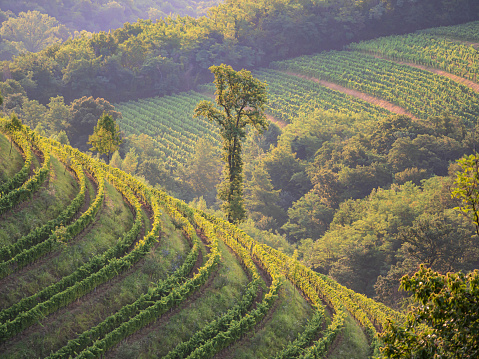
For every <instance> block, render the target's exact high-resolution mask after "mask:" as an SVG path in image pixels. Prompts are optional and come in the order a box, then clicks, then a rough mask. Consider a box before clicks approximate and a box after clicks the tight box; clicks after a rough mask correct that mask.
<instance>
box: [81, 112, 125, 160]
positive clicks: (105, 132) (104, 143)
mask: <svg viewBox="0 0 479 359" xmlns="http://www.w3.org/2000/svg"><path fill="white" fill-rule="evenodd" d="M121 143H122V139H121V134H120V128H119V126H118V124H117V123H116V122H115V120H113V118H112V117H111V116H110V115H109V114H108V113H106V112H104V113H103V115H102V116H101V117H100V119H99V120H98V123H97V125H96V126H95V128H94V130H93V134H92V135H90V136H89V137H88V144H90V145H91V146H92V147H91V150H92V151H98V152H100V153H101V154H106V155H107V158H108V161H107V163H109V162H110V154H111V153H113V152H115V151H116V150H117V149H118V147H119V146H120V145H121Z"/></svg>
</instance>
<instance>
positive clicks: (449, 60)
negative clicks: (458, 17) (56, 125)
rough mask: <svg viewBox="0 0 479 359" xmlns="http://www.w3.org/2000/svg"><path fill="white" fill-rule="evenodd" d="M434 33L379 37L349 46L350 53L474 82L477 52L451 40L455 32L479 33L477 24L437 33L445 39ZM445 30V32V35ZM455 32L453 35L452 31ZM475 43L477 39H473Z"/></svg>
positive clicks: (478, 65) (478, 62)
mask: <svg viewBox="0 0 479 359" xmlns="http://www.w3.org/2000/svg"><path fill="white" fill-rule="evenodd" d="M433 30H434V29H432V30H430V31H427V32H420V33H415V34H409V35H402V36H390V37H382V38H379V39H375V40H371V41H365V42H360V43H355V44H351V45H350V46H349V48H350V49H352V50H356V51H361V52H366V53H370V54H372V55H375V56H380V57H385V58H388V59H391V60H395V61H405V62H407V63H408V64H411V65H412V66H414V65H416V64H420V65H424V66H427V67H430V68H435V69H439V70H443V71H446V72H447V73H450V74H453V75H456V76H459V77H462V78H464V79H468V80H471V81H474V82H477V80H478V75H479V51H478V50H477V44H471V43H469V42H462V41H457V40H455V37H456V36H459V35H454V34H455V31H459V30H463V31H464V32H466V31H467V32H469V31H471V37H467V36H466V35H464V37H466V38H468V39H473V37H472V35H473V34H475V35H477V34H478V33H479V22H474V23H469V24H465V25H461V26H460V27H450V28H443V29H442V31H440V32H439V30H440V29H437V32H439V33H442V34H444V36H446V35H447V37H442V36H437V35H435V33H436V32H435V31H433ZM446 30H449V31H446ZM453 30H455V31H453ZM475 39H476V41H479V38H477V37H476V38H475Z"/></svg>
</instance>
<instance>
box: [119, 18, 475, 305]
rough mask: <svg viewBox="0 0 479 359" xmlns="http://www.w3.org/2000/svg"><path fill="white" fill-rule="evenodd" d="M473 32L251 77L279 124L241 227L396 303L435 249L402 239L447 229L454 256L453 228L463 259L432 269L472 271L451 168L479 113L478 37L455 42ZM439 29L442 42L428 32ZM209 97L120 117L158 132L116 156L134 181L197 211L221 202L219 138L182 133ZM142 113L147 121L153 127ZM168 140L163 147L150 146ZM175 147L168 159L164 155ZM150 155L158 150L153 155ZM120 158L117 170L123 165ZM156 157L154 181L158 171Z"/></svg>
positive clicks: (325, 56) (259, 157)
mask: <svg viewBox="0 0 479 359" xmlns="http://www.w3.org/2000/svg"><path fill="white" fill-rule="evenodd" d="M477 27H478V23H477V22H474V23H468V24H464V25H462V26H455V27H448V28H438V29H428V30H424V31H421V32H418V33H415V34H408V35H404V36H394V37H384V38H379V39H376V40H371V41H368V42H361V43H353V44H351V45H349V46H348V48H347V49H346V50H345V51H333V52H323V53H319V54H315V55H308V56H303V57H298V58H294V59H290V60H285V61H279V62H275V63H273V64H272V68H269V69H267V68H263V69H259V70H256V71H254V72H253V74H254V76H255V77H257V78H259V79H260V80H262V81H265V82H266V83H267V84H268V104H267V113H268V116H269V118H270V119H271V120H272V125H271V126H270V130H269V131H268V132H266V133H265V135H264V136H262V137H257V136H254V135H253V134H251V135H250V137H249V138H248V140H247V145H246V149H245V152H246V153H245V156H246V158H247V159H248V165H247V168H246V170H245V183H246V187H245V192H246V193H245V204H246V206H247V208H248V210H249V211H250V220H249V222H247V223H245V224H243V226H242V228H243V229H244V230H246V231H247V232H248V233H250V234H252V235H253V234H254V236H255V238H257V239H258V240H261V241H263V242H265V243H269V244H271V245H273V246H275V248H278V249H279V248H281V250H282V251H284V252H286V253H289V254H291V255H292V254H293V253H294V251H295V250H296V251H297V254H298V258H299V259H301V260H302V261H303V262H304V263H305V264H307V265H308V266H311V267H312V268H315V269H316V270H318V271H320V272H321V273H324V274H330V275H332V276H333V277H334V278H335V279H336V280H338V281H340V283H342V284H343V285H346V286H348V287H349V288H352V289H354V290H356V291H358V292H361V293H364V294H367V295H368V296H371V297H375V298H377V299H379V300H381V301H383V302H385V303H387V304H388V305H391V306H394V307H395V308H400V307H401V306H402V305H403V302H402V301H403V300H404V293H402V294H401V293H400V292H398V290H397V289H398V281H399V279H400V278H401V276H402V275H404V274H408V273H409V274H412V273H414V272H415V270H417V268H418V265H419V264H420V263H421V262H422V261H424V260H425V259H427V250H419V248H417V251H416V252H415V254H411V253H413V252H409V251H407V247H408V244H407V241H405V240H404V239H401V238H403V236H404V233H407V231H408V230H416V229H417V226H420V225H433V226H437V223H438V221H440V222H441V223H443V224H444V226H446V227H447V226H452V227H453V228H456V229H455V231H453V232H447V231H446V229H445V228H446V227H444V228H443V229H441V231H442V230H444V231H445V232H444V233H443V232H441V233H442V234H441V235H443V236H444V238H446V239H445V242H443V243H442V244H441V251H442V252H443V253H451V252H450V251H452V250H454V248H455V247H456V246H455V245H454V243H455V242H456V241H457V240H458V239H454V238H453V236H454V235H456V234H457V235H458V236H460V240H461V241H463V246H461V248H463V249H462V251H461V255H460V257H459V258H458V257H454V258H452V257H451V258H449V261H448V260H445V261H442V260H441V261H436V262H435V264H434V266H433V267H434V269H435V270H439V271H442V272H446V271H450V270H463V271H466V272H467V271H470V270H473V269H474V268H477V266H478V264H479V263H478V259H477V255H476V254H475V253H476V248H477V241H476V240H475V239H474V238H476V237H475V236H474V229H473V226H472V225H471V223H469V222H468V220H467V219H466V218H461V217H460V216H457V212H456V211H455V210H454V208H455V207H458V206H459V203H458V202H457V201H456V200H455V199H453V198H451V196H450V188H451V186H452V183H453V181H454V179H455V171H456V170H457V167H455V165H454V163H455V161H456V160H457V159H459V158H461V157H462V156H463V155H468V154H471V153H473V152H474V148H475V133H476V131H477V118H478V116H479V107H478V101H479V94H478V90H477V86H478V84H477V82H474V81H476V79H475V77H474V76H475V75H474V72H475V70H474V69H475V65H474V64H475V63H476V62H477V61H478V60H479V56H478V51H477V49H475V48H474V47H473V46H471V43H470V40H473V38H472V37H469V38H468V39H469V40H467V42H463V40H461V41H459V40H457V39H456V38H455V37H454V35H452V34H454V33H463V32H470V33H474V30H473V29H475V30H477ZM437 31H441V34H442V35H432V34H435V32H437ZM446 33H449V34H451V35H448V36H449V37H445V36H446V35H444V34H446ZM430 34H431V35H430ZM471 36H472V35H471ZM426 44H427V46H426ZM200 91H201V92H193V91H190V92H188V93H182V94H177V95H172V96H168V97H163V98H161V99H156V98H152V99H149V100H146V99H144V100H140V101H131V102H126V103H120V104H116V105H115V106H116V108H118V109H120V110H122V109H126V111H125V112H124V114H123V118H122V119H120V120H119V123H120V128H121V129H123V130H124V131H125V133H126V134H127V135H130V134H136V133H137V131H138V129H136V130H135V131H136V132H135V131H131V128H132V126H131V123H135V122H137V123H138V124H141V126H145V127H143V128H144V130H143V132H144V134H146V135H148V136H151V138H150V139H149V138H148V136H143V137H142V138H141V140H142V144H141V145H140V144H139V138H137V137H135V138H132V140H131V141H130V142H128V144H127V145H126V148H125V149H124V150H123V151H124V152H122V151H120V152H121V157H122V158H125V156H127V154H128V152H129V151H131V150H132V149H134V150H135V151H136V152H135V153H136V154H137V155H138V156H137V161H138V166H137V168H136V169H135V170H133V172H131V173H135V174H136V175H139V176H142V177H143V178H145V179H147V180H148V181H149V182H150V183H151V184H154V185H161V186H162V188H164V189H166V190H167V191H168V192H170V193H174V194H175V195H176V196H178V197H181V198H182V199H184V200H186V201H193V200H194V201H196V203H197V204H201V199H200V200H198V198H199V197H200V196H203V198H202V199H204V200H205V201H206V205H208V206H210V207H213V208H216V207H215V206H217V203H215V198H216V195H215V193H216V191H215V185H216V184H217V183H218V178H219V173H220V165H219V164H218V163H217V162H215V160H214V159H215V156H214V155H210V156H207V155H206V154H207V153H210V154H211V153H214V152H215V151H219V146H218V144H217V142H216V140H208V141H206V142H208V143H209V147H208V146H206V145H205V143H202V142H198V141H199V139H200V138H201V136H198V135H196V134H193V133H192V132H190V134H188V135H187V138H188V139H187V140H186V141H185V139H186V137H185V135H184V134H182V131H184V129H182V128H184V127H182V126H181V125H179V124H187V125H186V126H185V127H186V128H189V129H191V130H192V129H193V128H194V127H193V126H191V121H192V120H191V114H192V111H193V107H194V104H195V103H197V101H199V100H200V99H204V98H208V96H210V97H211V98H212V96H213V91H214V89H213V88H212V87H211V86H204V87H202V88H201V89H200ZM190 99H191V101H190ZM195 101H196V102H195ZM133 109H134V112H132V110H133ZM122 111H123V110H122ZM188 111H189V112H188ZM140 114H141V115H140ZM163 114H164V115H163ZM142 117H143V118H145V119H147V118H148V120H147V121H148V129H146V121H145V122H143V120H142V121H141V122H140V121H139V119H140V118H142ZM170 119H175V121H171V120H170ZM180 119H181V120H180ZM123 123H125V124H126V125H128V124H130V125H129V126H124V125H123ZM143 123H145V125H143ZM274 124H276V125H274ZM165 126H167V127H165ZM138 127H140V126H138ZM203 131H204V132H203V135H202V136H206V137H203V138H204V139H207V138H208V139H209V138H211V137H213V138H214V136H215V134H214V133H215V132H214V130H213V129H210V128H209V127H206V126H204V130H203ZM137 136H138V135H137ZM159 136H161V137H163V138H166V137H168V141H164V142H161V141H159V142H155V139H156V138H159ZM170 137H172V138H170ZM175 138H176V139H175ZM147 144H148V145H147ZM180 144H181V146H182V148H181V149H179V148H178V150H174V151H173V152H169V154H168V155H166V152H165V150H164V149H165V148H168V151H171V149H176V148H177V146H179V145H180ZM147 148H148V151H149V153H150V154H152V153H153V152H154V149H155V148H156V149H157V150H158V152H160V154H158V155H148V154H147ZM217 156H219V155H217ZM118 158H119V157H118ZM153 158H157V159H158V162H154V161H153ZM177 158H178V159H177ZM200 159H201V162H199V161H200ZM121 161H122V160H121V158H120V159H119V160H118V161H116V162H115V165H116V166H117V167H122V162H121ZM182 161H183V162H182ZM153 162H154V163H158V165H157V167H158V168H160V171H159V173H158V172H156V174H154V173H153V172H152V171H150V170H149V168H150V164H151V163H153ZM175 162H176V163H175ZM192 163H201V168H204V170H201V169H199V168H198V167H196V166H193V165H191V164H192ZM163 164H168V166H169V168H168V169H166V168H163V167H162V166H164V165H163ZM123 168H125V169H127V167H126V166H124V167H123ZM211 173H216V174H217V175H216V177H215V176H212V175H211ZM208 174H209V175H208ZM160 178H161V180H159V179H160ZM195 178H201V179H202V181H201V182H202V183H201V184H202V185H204V187H201V186H200V184H199V183H198V182H195V180H194V179H195ZM391 203H394V206H392V205H391ZM261 230H262V231H261ZM453 233H456V234H453ZM459 233H463V234H461V235H460V234H459ZM311 248H313V250H311ZM465 248H469V249H471V250H470V251H466V250H465ZM326 253H327V255H326ZM444 255H445V256H446V257H447V254H444Z"/></svg>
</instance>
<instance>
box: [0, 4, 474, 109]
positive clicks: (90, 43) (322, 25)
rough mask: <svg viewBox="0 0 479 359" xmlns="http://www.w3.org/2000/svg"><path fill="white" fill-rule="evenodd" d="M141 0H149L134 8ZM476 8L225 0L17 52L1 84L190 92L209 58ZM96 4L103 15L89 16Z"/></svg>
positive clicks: (266, 52) (343, 39)
mask: <svg viewBox="0 0 479 359" xmlns="http://www.w3.org/2000/svg"><path fill="white" fill-rule="evenodd" d="M451 3H454V6H451ZM55 4H57V3H55ZM128 4H129V5H128ZM128 4H127V2H125V3H123V2H122V1H118V2H115V1H110V2H108V4H103V3H102V4H101V5H100V4H99V3H97V2H93V1H92V2H90V1H88V2H76V1H71V2H70V1H68V2H67V0H64V1H63V5H64V6H57V5H55V7H54V9H52V8H51V7H50V6H48V5H47V4H46V3H44V4H42V5H41V6H39V8H41V7H45V10H46V9H47V8H48V11H46V12H47V13H48V14H49V15H50V16H55V17H56V18H57V19H59V20H60V22H62V23H63V24H66V25H68V26H69V24H68V23H66V22H65V21H64V20H62V19H63V18H62V17H60V13H61V11H59V10H58V9H63V8H67V9H71V12H73V14H75V16H71V15H72V14H70V17H69V18H71V19H78V18H81V17H82V16H83V17H84V18H87V17H88V19H90V18H92V17H93V19H91V20H92V21H100V20H99V19H106V21H103V20H102V23H107V22H108V20H112V21H113V20H114V19H121V18H122V17H121V16H120V14H121V13H123V14H124V15H126V14H129V15H128V16H130V15H131V14H134V13H135V11H133V10H132V11H130V10H131V7H130V6H131V4H130V3H128ZM135 4H136V2H135ZM7 5H8V6H7ZM143 5H146V2H145V3H144V4H143V3H142V4H141V5H140V4H139V5H138V8H142V6H143ZM5 6H6V7H5V9H12V10H13V11H14V12H16V11H17V10H20V9H21V10H26V9H25V7H26V6H27V5H26V4H24V3H23V2H17V1H15V2H13V1H12V2H7V3H6V5H5ZM147 6H148V5H147ZM478 6H479V4H478V3H477V2H476V1H473V0H457V1H454V2H451V1H449V0H441V1H436V0H417V1H414V2H412V1H392V0H391V1H381V2H379V1H369V0H361V1H350V0H335V1H310V0H308V1H296V0H291V1H288V2H284V1H280V0H275V1H268V2H263V1H260V2H257V1H251V0H244V1H236V0H229V1H226V2H224V3H222V4H220V5H218V6H215V7H213V8H211V9H209V11H208V15H207V16H204V17H200V18H198V19H195V18H192V17H188V16H184V17H174V16H169V17H164V18H162V19H160V20H157V21H151V20H138V21H137V22H129V23H128V22H127V23H125V24H124V25H123V27H121V28H118V29H116V30H114V31H111V32H108V33H107V32H101V33H98V34H91V33H84V34H83V35H81V34H77V36H76V37H75V39H74V40H69V41H66V42H65V43H63V44H62V45H53V46H51V47H49V48H47V49H45V50H42V51H41V52H39V53H37V54H34V55H32V54H25V55H22V56H19V57H17V58H15V60H14V61H13V62H10V63H8V64H4V65H3V66H2V68H5V67H6V66H7V67H6V68H7V69H8V70H6V71H4V80H7V79H13V80H16V81H18V82H19V83H21V84H22V86H23V88H24V90H25V91H26V92H27V93H28V96H29V97H30V99H36V100H38V101H39V102H40V103H42V104H44V105H45V104H46V103H47V102H48V100H49V98H50V97H52V96H57V95H62V96H64V98H65V100H66V101H67V102H70V101H72V100H74V99H75V98H78V97H81V96H94V97H103V98H105V99H107V100H109V101H120V100H127V99H131V98H136V97H142V96H153V95H164V94H168V93H171V92H174V91H178V90H185V89H190V88H192V87H194V86H195V85H196V84H198V83H202V82H205V81H209V80H210V79H211V75H210V74H209V72H208V71H207V69H208V68H209V66H211V65H212V64H215V65H219V64H220V63H226V64H229V65H231V66H234V67H239V68H241V67H246V68H250V69H251V68H252V67H254V66H260V65H261V66H262V65H266V64H268V63H269V62H270V61H273V60H278V59H282V58H285V57H291V56H298V55H301V54H305V53H313V52H317V51H321V50H325V49H332V48H341V47H342V46H343V45H344V44H347V43H349V42H351V41H358V40H362V39H368V38H371V37H377V36H381V35H386V34H392V33H405V32H411V31H413V30H416V29H419V28H426V27H432V26H439V25H449V24H454V23H458V22H465V21H471V20H475V19H476V18H477V16H479V15H478V14H479V8H478ZM2 8H3V3H2ZM100 8H101V11H100ZM152 8H154V6H152ZM55 9H56V10H55ZM95 9H96V10H98V11H99V12H102V11H104V14H102V15H98V16H99V17H98V18H97V19H95V16H96V13H95ZM129 9H130V10H129ZM50 10H51V12H49V11H50ZM92 12H93V14H94V15H93V16H91V15H90V14H91V13H92ZM165 13H168V12H165ZM77 16H78V17H77ZM128 16H127V17H128ZM133 16H135V20H136V15H133ZM130 21H131V20H130ZM117 25H119V24H117ZM39 88H41V89H42V90H43V91H42V92H40V91H38V90H37V89H39Z"/></svg>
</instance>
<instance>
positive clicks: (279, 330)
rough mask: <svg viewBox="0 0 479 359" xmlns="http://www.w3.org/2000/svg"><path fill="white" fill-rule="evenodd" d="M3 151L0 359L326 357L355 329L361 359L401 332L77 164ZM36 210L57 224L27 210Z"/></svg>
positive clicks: (203, 222) (147, 195)
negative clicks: (17, 224) (6, 164)
mask: <svg viewBox="0 0 479 359" xmlns="http://www.w3.org/2000/svg"><path fill="white" fill-rule="evenodd" d="M12 139H13V140H14V141H15V142H16V143H17V147H16V148H15V149H14V150H13V151H12V152H13V153H12V154H11V155H10V156H12V157H11V158H12V160H14V161H15V166H11V167H10V168H3V166H2V167H1V168H2V178H3V179H4V180H3V182H2V184H6V183H9V181H10V180H9V179H14V178H17V179H18V178H19V177H22V180H20V179H18V180H15V183H14V184H12V185H9V186H8V189H7V190H6V191H5V192H4V193H3V194H2V196H1V197H0V201H1V202H2V204H3V203H6V204H8V208H7V207H5V206H3V207H2V208H5V209H4V210H3V212H4V213H3V214H2V217H1V219H0V227H1V229H2V231H1V232H0V233H1V236H2V237H1V240H2V242H1V243H2V245H1V247H0V250H1V263H0V266H1V272H0V273H1V278H2V279H1V280H0V303H1V305H0V306H1V308H0V309H1V311H0V343H1V347H0V348H1V349H0V354H1V356H2V357H5V358H25V357H28V358H32V357H35V358H45V357H48V358H68V357H75V358H94V357H111V358H113V357H114V358H123V357H128V358H132V357H140V356H141V357H145V358H146V357H148V358H149V357H155V358H156V357H166V358H209V357H213V356H215V355H219V356H221V357H235V358H240V357H245V358H246V357H249V358H269V357H275V358H293V357H294V358H320V357H324V356H325V355H326V354H327V353H328V352H329V355H331V354H332V355H333V357H334V355H335V352H336V351H337V348H338V346H337V345H336V344H335V343H337V342H338V343H339V342H341V343H344V342H347V341H348V336H347V335H345V336H342V333H343V331H344V330H346V329H345V328H350V329H351V328H352V327H357V326H358V325H359V326H360V327H361V328H363V330H364V333H365V336H364V343H365V345H366V349H365V350H364V352H362V353H361V352H360V349H359V348H358V349H357V353H360V354H361V355H360V356H361V357H367V356H368V355H369V354H371V353H372V352H373V351H374V350H376V349H377V347H378V345H379V343H378V341H377V332H378V331H381V330H382V328H383V326H384V325H385V322H386V319H387V318H395V319H397V320H401V319H402V317H401V315H400V314H399V313H396V312H394V311H392V310H390V309H389V308H387V307H385V306H383V305H381V304H379V303H376V302H374V301H373V300H371V299H368V298H366V297H364V296H362V295H359V294H357V293H354V292H352V291H350V290H348V289H346V288H345V287H342V286H340V285H339V284H337V283H336V282H334V281H332V280H331V279H329V278H327V277H325V276H322V275H318V274H317V273H315V272H313V271H311V270H310V269H308V268H306V267H304V266H303V265H302V264H301V263H300V262H298V261H296V260H294V259H292V258H289V257H287V256H285V255H284V254H282V253H280V252H278V251H276V250H273V249H272V248H270V247H268V246H266V245H263V244H260V243H258V242H256V241H255V240H254V239H253V238H251V237H249V236H247V235H246V234H245V233H243V232H242V231H240V230H238V229H237V228H236V227H234V226H232V225H230V224H229V223H227V222H225V221H223V220H221V219H219V218H215V217H213V216H210V215H208V214H205V213H203V212H201V211H198V210H194V209H192V208H189V207H188V206H186V205H185V204H184V203H182V202H180V201H178V200H176V199H174V198H172V197H169V196H168V195H166V194H165V193H163V192H160V191H158V190H154V189H153V188H150V187H148V186H145V185H144V184H142V183H141V182H139V181H137V180H136V179H135V178H133V177H132V176H130V175H128V174H126V173H124V172H122V171H120V170H118V169H114V168H110V167H109V166H106V165H104V164H102V163H100V162H97V161H96V160H93V159H92V158H90V157H88V156H87V155H85V154H82V153H81V152H79V151H78V150H75V149H73V148H71V147H69V146H63V145H60V144H59V143H57V142H55V141H53V140H49V139H45V138H41V137H39V136H37V135H34V134H33V132H31V131H30V130H29V129H28V128H27V127H23V128H22V129H21V130H19V131H17V132H15V133H14V134H13V135H12ZM0 145H1V146H0V148H1V149H2V158H8V156H9V154H8V152H7V149H8V142H7V139H6V137H5V136H4V135H0ZM20 153H22V154H23V160H22V156H19V154H20ZM32 153H33V159H34V160H32ZM22 161H23V163H22ZM24 168H29V171H28V175H27V176H24V175H23V174H22V175H21V176H17V174H20V173H22V171H24ZM33 184H35V185H33ZM60 192H61V193H60ZM15 193H22V195H17V194H15ZM48 201H50V202H51V203H52V207H55V206H53V204H55V203H56V202H57V201H62V205H61V206H60V207H61V208H62V210H58V208H56V207H55V209H52V210H49V211H48V212H49V216H47V218H43V217H42V216H41V215H40V214H39V213H37V212H38V211H32V210H31V209H32V208H35V206H36V202H41V203H44V202H48ZM40 212H41V211H40ZM19 213H21V216H22V217H23V218H26V221H25V222H26V223H25V225H24V226H22V228H20V233H18V235H16V236H13V237H12V236H9V235H8V233H9V227H10V225H11V222H12V221H13V220H14V218H15V217H16V216H17V215H18V214H19ZM339 357H340V356H339Z"/></svg>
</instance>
